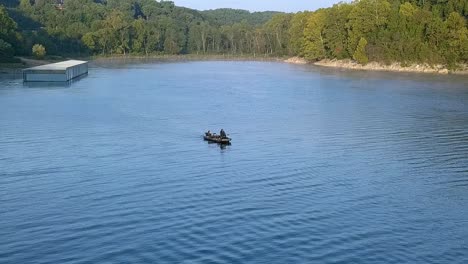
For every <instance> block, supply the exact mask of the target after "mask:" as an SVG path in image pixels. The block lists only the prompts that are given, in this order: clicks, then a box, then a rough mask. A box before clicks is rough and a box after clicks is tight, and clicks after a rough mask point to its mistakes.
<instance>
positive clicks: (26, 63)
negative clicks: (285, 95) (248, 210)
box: [0, 54, 468, 75]
mask: <svg viewBox="0 0 468 264" xmlns="http://www.w3.org/2000/svg"><path fill="white" fill-rule="evenodd" d="M18 58H19V59H21V63H5V64H1V63H0V74H20V73H21V72H22V70H23V69H25V68H29V67H34V66H38V65H43V64H47V63H53V62H56V61H55V60H47V59H46V60H36V59H32V58H24V57H18ZM66 59H68V58H63V60H66ZM78 59H83V60H88V61H89V62H90V63H93V64H100V63H105V62H111V61H113V60H120V61H122V60H159V61H168V62H172V61H174V62H175V61H266V62H283V63H289V64H297V65H315V66H319V67H327V68H336V69H349V70H361V71H381V72H401V73H431V74H440V75H448V74H454V75H468V65H461V69H457V70H449V69H447V68H446V67H445V66H444V65H429V64H411V65H408V66H402V65H401V63H398V62H396V63H392V64H390V65H385V64H382V63H378V62H370V63H368V64H366V65H361V64H358V63H357V62H355V61H352V60H349V59H346V60H337V59H332V60H330V59H324V60H320V61H317V62H311V61H308V60H306V59H304V58H301V57H297V56H296V57H275V56H265V55H232V54H185V55H148V56H145V55H132V54H131V55H117V56H116V55H112V56H102V55H97V56H92V57H81V58H78Z"/></svg>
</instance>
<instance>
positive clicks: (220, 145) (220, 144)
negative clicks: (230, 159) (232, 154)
mask: <svg viewBox="0 0 468 264" xmlns="http://www.w3.org/2000/svg"><path fill="white" fill-rule="evenodd" d="M207 143H208V145H218V146H219V148H220V149H223V150H224V149H227V148H228V147H229V146H231V143H217V142H211V141H207Z"/></svg>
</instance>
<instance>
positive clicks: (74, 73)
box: [23, 60, 88, 82]
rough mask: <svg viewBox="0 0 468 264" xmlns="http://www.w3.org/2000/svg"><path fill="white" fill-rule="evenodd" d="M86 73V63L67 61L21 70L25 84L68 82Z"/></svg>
mask: <svg viewBox="0 0 468 264" xmlns="http://www.w3.org/2000/svg"><path fill="white" fill-rule="evenodd" d="M87 73H88V62H87V61H79V60H68V61H62V62H57V63H52V64H46V65H41V66H37V67H32V68H27V69H24V70H23V81H25V82H68V81H70V80H71V79H73V78H76V77H79V76H81V75H84V74H87Z"/></svg>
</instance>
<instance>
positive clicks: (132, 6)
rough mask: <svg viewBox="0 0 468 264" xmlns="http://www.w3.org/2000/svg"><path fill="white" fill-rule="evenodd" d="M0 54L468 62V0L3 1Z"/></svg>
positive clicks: (431, 62)
mask: <svg viewBox="0 0 468 264" xmlns="http://www.w3.org/2000/svg"><path fill="white" fill-rule="evenodd" d="M0 4H2V5H4V6H5V7H6V8H0V25H1V28H0V58H1V57H3V58H6V57H8V56H12V55H30V54H31V47H32V46H33V45H34V44H42V45H43V46H45V48H46V50H47V53H48V54H51V55H69V56H70V55H92V54H105V55H112V54H129V53H130V54H144V55H148V54H189V53H194V54H204V53H209V54H233V55H237V54H239V55H261V56H302V57H305V58H306V59H308V60H320V59H324V58H330V59H332V58H337V59H354V60H357V61H358V62H360V63H363V64H365V63H367V62H368V61H379V62H388V63H390V62H394V61H399V62H408V63H412V62H426V63H430V64H436V63H441V64H448V65H456V64H457V63H466V62H467V61H468V29H467V27H466V21H467V18H468V0H409V1H405V0H360V1H354V2H352V3H339V4H336V5H334V6H333V7H331V8H325V9H319V10H317V11H315V12H300V13H297V14H285V13H278V12H255V13H250V12H248V11H244V10H235V9H217V10H209V11H196V10H193V9H188V8H184V7H177V6H175V5H174V3H173V2H170V1H159V2H158V1H154V0H20V1H18V0H0Z"/></svg>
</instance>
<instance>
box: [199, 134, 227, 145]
mask: <svg viewBox="0 0 468 264" xmlns="http://www.w3.org/2000/svg"><path fill="white" fill-rule="evenodd" d="M203 138H204V139H205V140H206V141H209V142H215V143H219V144H231V139H230V138H228V137H225V138H222V137H220V136H218V135H210V136H209V135H204V136H203Z"/></svg>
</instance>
